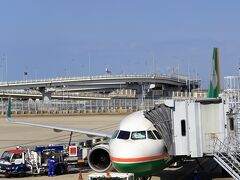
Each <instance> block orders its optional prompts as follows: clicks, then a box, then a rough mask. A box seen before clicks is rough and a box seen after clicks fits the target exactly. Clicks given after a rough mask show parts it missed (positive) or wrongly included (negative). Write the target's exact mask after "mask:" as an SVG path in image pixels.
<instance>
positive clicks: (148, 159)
mask: <svg viewBox="0 0 240 180" xmlns="http://www.w3.org/2000/svg"><path fill="white" fill-rule="evenodd" d="M6 119H7V121H8V122H10V123H14V124H23V125H30V126H38V127H43V128H49V129H53V130H55V131H57V132H59V131H69V132H77V133H82V134H87V135H91V136H100V137H108V138H110V141H109V143H108V144H99V145H96V146H95V147H93V148H92V150H91V152H90V153H89V156H88V163H89V166H90V167H91V168H92V169H93V170H94V171H97V172H106V171H108V170H110V169H111V168H112V166H113V168H115V169H116V170H117V171H119V172H126V173H134V174H135V176H138V177H151V175H153V174H156V173H159V172H160V170H162V169H164V168H166V167H168V166H169V164H170V163H172V160H173V159H172V158H171V157H170V156H169V155H168V153H167V150H166V147H165V145H164V141H163V139H162V137H161V135H160V134H159V133H158V131H157V129H156V128H155V127H154V125H153V124H152V123H151V122H150V121H149V120H148V119H146V118H145V116H144V111H138V112H135V113H132V114H130V115H128V116H127V117H125V118H124V119H123V120H122V121H121V122H120V125H119V127H118V128H117V130H116V131H115V132H114V133H109V132H103V131H97V130H86V129H74V128H65V127H60V126H51V125H46V124H35V123H29V122H23V121H14V120H13V119H12V118H11V101H10V100H9V104H8V110H7V116H6Z"/></svg>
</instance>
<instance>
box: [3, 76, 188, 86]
mask: <svg viewBox="0 0 240 180" xmlns="http://www.w3.org/2000/svg"><path fill="white" fill-rule="evenodd" d="M116 78H123V79H125V78H131V79H132V78H165V79H171V80H176V81H184V82H185V81H186V80H187V76H183V75H166V74H133V75H100V76H77V77H57V78H49V79H33V80H24V81H8V82H0V85H8V84H22V83H30V84H31V83H42V82H58V81H76V80H101V79H116Z"/></svg>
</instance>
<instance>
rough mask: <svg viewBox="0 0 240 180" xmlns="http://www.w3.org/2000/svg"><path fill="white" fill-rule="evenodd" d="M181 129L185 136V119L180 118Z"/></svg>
mask: <svg viewBox="0 0 240 180" xmlns="http://www.w3.org/2000/svg"><path fill="white" fill-rule="evenodd" d="M181 131H182V136H186V122H185V120H184V119H183V120H181Z"/></svg>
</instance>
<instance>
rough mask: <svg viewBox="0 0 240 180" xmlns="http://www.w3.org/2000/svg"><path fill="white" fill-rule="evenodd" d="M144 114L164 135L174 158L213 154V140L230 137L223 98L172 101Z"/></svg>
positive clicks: (169, 151)
mask: <svg viewBox="0 0 240 180" xmlns="http://www.w3.org/2000/svg"><path fill="white" fill-rule="evenodd" d="M144 115H145V117H146V118H147V119H148V120H150V121H151V122H152V123H153V124H154V125H155V127H156V128H157V129H158V131H159V132H160V133H161V134H162V137H163V139H164V142H165V145H166V147H167V149H168V153H169V154H170V155H172V156H190V157H192V158H196V157H203V156H205V155H213V138H214V137H217V138H218V139H220V140H221V141H223V140H224V137H225V135H226V127H225V124H226V122H225V119H226V115H225V110H224V103H222V100H221V99H217V100H202V101H189V100H188V101H173V100H168V101H165V104H161V105H159V106H158V107H155V108H154V109H152V110H149V111H146V112H145V114H144Z"/></svg>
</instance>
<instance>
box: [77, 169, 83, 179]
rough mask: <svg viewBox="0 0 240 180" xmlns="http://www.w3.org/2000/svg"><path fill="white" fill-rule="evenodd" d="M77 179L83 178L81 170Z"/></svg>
mask: <svg viewBox="0 0 240 180" xmlns="http://www.w3.org/2000/svg"><path fill="white" fill-rule="evenodd" d="M78 180H83V177H82V172H81V171H80V172H79V176H78Z"/></svg>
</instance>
